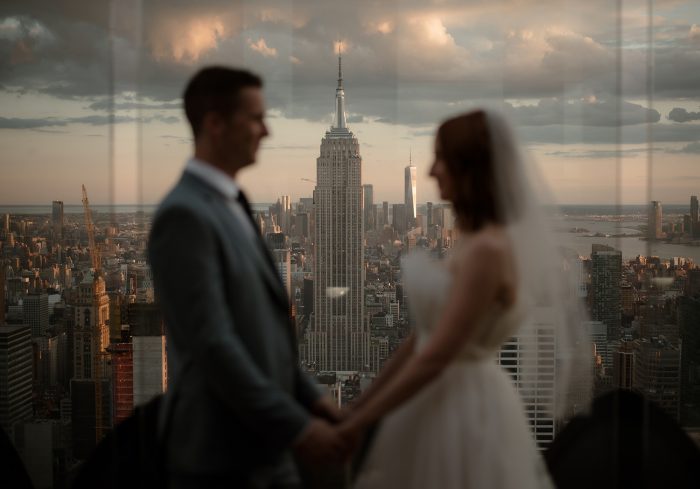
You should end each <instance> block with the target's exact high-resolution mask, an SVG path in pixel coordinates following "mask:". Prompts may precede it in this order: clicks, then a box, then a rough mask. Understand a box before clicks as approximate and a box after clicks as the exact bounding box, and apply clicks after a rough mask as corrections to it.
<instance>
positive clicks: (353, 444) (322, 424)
mask: <svg viewBox="0 0 700 489" xmlns="http://www.w3.org/2000/svg"><path fill="white" fill-rule="evenodd" d="M311 414H312V415H313V418H312V419H311V422H310V423H309V424H308V426H307V427H306V429H305V430H304V432H303V433H302V434H301V437H300V438H299V439H298V440H297V442H296V443H295V444H294V447H293V449H294V451H295V452H296V454H297V455H298V456H299V457H300V458H302V459H304V460H306V461H307V462H309V463H344V462H347V461H348V460H349V459H350V457H351V455H352V454H353V452H354V451H355V450H357V448H358V447H359V446H360V442H361V440H362V436H363V432H364V430H363V429H360V428H359V427H357V425H356V424H354V423H353V422H352V415H351V414H350V413H349V412H348V411H341V410H340V409H338V407H336V406H335V404H334V403H333V401H332V400H331V399H329V398H327V397H322V398H321V399H320V400H319V401H317V402H316V404H315V405H314V407H313V409H312V410H311Z"/></svg>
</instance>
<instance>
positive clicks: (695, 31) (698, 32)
mask: <svg viewBox="0 0 700 489" xmlns="http://www.w3.org/2000/svg"><path fill="white" fill-rule="evenodd" d="M688 38H689V39H691V40H693V41H698V40H700V25H697V24H693V25H692V26H691V27H690V32H688Z"/></svg>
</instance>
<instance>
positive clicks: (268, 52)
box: [248, 37, 277, 58]
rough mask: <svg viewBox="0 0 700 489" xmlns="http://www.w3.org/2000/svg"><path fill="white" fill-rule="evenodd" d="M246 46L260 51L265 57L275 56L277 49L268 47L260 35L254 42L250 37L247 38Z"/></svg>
mask: <svg viewBox="0 0 700 489" xmlns="http://www.w3.org/2000/svg"><path fill="white" fill-rule="evenodd" d="M248 47H250V49H252V50H253V51H256V52H258V53H260V54H261V55H262V56H264V57H265V58H276V57H277V49H275V48H271V47H269V46H268V45H267V43H266V42H265V39H263V38H262V37H261V38H260V39H258V40H257V41H255V42H253V40H252V39H250V38H248Z"/></svg>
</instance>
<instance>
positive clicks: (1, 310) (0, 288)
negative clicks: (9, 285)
mask: <svg viewBox="0 0 700 489" xmlns="http://www.w3.org/2000/svg"><path fill="white" fill-rule="evenodd" d="M5 268H6V267H5V262H4V261H3V260H1V259H0V326H4V325H5Z"/></svg>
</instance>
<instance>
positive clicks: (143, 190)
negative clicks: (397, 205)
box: [0, 0, 700, 205]
mask: <svg viewBox="0 0 700 489" xmlns="http://www.w3.org/2000/svg"><path fill="white" fill-rule="evenodd" d="M622 3H623V4H624V8H623V11H622V16H621V20H622V31H621V36H619V35H618V33H619V31H618V23H617V19H618V13H617V11H616V10H615V5H616V2H611V1H609V0H587V1H585V2H570V1H563V0H558V1H555V0H511V1H500V2H499V1H494V0H475V1H466V0H454V1H452V0H433V1H428V0H421V1H413V0H404V1H399V0H394V1H390V0H389V1H387V0H385V1H382V2H378V1H376V2H370V1H365V0H352V1H348V0H345V1H342V2H341V1H336V0H325V1H311V0H293V1H267V0H263V1H247V2H244V1H230V0H229V1H220V0H200V1H197V2H194V1H181V0H177V1H176V0H167V1H165V0H158V1H154V0H150V1H138V0H119V1H114V2H108V1H102V0H72V1H61V0H54V1H48V0H44V1H33V0H21V1H14V0H4V1H3V2H2V4H1V5H0V107H2V110H1V111H0V146H1V147H2V152H0V161H1V168H2V173H1V174H0V205H8V204H36V203H41V204H44V203H48V202H50V201H51V200H63V201H65V202H66V203H79V201H80V196H81V195H80V184H81V183H85V184H86V186H87V187H88V191H89V194H90V198H91V201H92V202H95V203H109V202H110V201H112V202H116V203H136V202H144V203H156V202H157V201H158V200H159V199H160V198H161V197H162V196H163V194H164V193H165V192H166V191H167V189H168V188H169V187H170V186H172V185H173V183H174V182H175V180H176V179H177V177H178V175H179V173H180V172H181V170H182V167H183V165H184V162H185V160H186V159H187V157H188V155H189V154H190V152H191V140H190V135H189V131H188V128H187V126H186V123H185V121H184V118H183V114H182V109H181V101H180V98H179V97H180V94H181V92H182V89H183V86H184V84H185V82H186V80H187V79H188V77H189V76H191V74H192V73H194V72H195V71H196V70H197V68H198V67H200V66H204V65H208V64H212V63H217V64H221V63H224V64H230V65H236V66H245V67H248V68H250V69H252V70H254V71H257V72H259V73H260V74H262V75H263V76H264V78H265V80H266V88H265V92H266V99H267V106H268V118H269V119H268V122H269V125H270V128H271V131H272V136H271V137H270V138H268V139H267V140H266V141H265V143H264V146H263V150H262V152H261V155H260V160H259V162H258V164H257V165H255V166H254V167H253V168H251V169H248V170H246V171H245V172H244V174H243V175H242V180H243V184H244V185H245V186H246V188H247V189H249V193H250V194H251V195H252V197H253V200H255V201H258V202H270V201H274V200H276V199H277V198H278V197H279V196H280V195H283V194H287V195H291V196H292V198H293V199H294V200H296V199H298V198H299V197H302V196H310V195H311V192H312V189H313V184H312V183H310V182H308V181H306V180H303V179H308V180H314V179H315V171H316V170H315V161H316V158H317V156H318V151H319V144H320V141H321V137H322V136H323V134H324V132H325V130H326V129H327V128H328V127H329V125H330V124H331V122H332V112H333V103H334V94H335V90H334V89H335V85H336V76H337V58H336V54H335V47H336V42H337V40H341V41H342V45H343V50H344V54H343V67H344V78H345V83H344V84H345V91H346V103H347V109H348V112H349V113H348V117H349V121H350V126H351V130H353V132H354V133H355V134H356V135H357V137H358V138H359V140H360V145H361V154H362V158H363V181H364V182H365V183H371V184H373V185H374V186H375V199H376V200H380V201H381V200H388V201H390V202H398V201H400V200H401V199H402V195H403V194H402V192H403V190H402V178H403V167H404V166H405V165H406V164H407V163H408V158H409V153H411V154H412V160H413V163H414V164H416V165H417V166H418V173H419V176H420V178H419V180H418V186H419V187H418V200H419V202H424V201H428V200H438V199H437V195H436V191H435V188H434V184H433V183H432V182H431V181H430V180H429V179H428V178H427V176H426V174H427V171H428V167H429V165H430V163H431V152H432V137H433V133H434V129H435V126H436V124H437V123H438V122H439V121H440V120H441V119H443V118H445V117H447V116H449V115H452V114H456V113H459V112H461V111H465V110H468V109H469V108H471V107H474V106H484V105H485V106H495V107H498V108H500V109H501V110H503V111H504V112H506V113H507V114H508V115H509V116H510V117H511V118H512V120H513V121H514V122H515V123H516V124H517V126H518V134H519V136H520V138H521V140H522V142H523V144H525V145H526V146H527V147H528V150H529V154H530V155H531V160H532V162H533V163H532V164H533V165H536V167H537V168H539V170H540V172H541V173H542V174H543V175H544V178H545V179H546V181H547V182H549V184H550V186H551V188H552V190H553V193H554V195H555V197H556V198H557V199H558V200H559V201H560V202H562V203H611V202H614V200H615V196H616V189H617V188H618V184H619V185H620V186H619V188H620V189H621V195H622V198H623V200H624V202H625V203H641V202H644V201H646V200H647V199H648V197H649V195H650V196H651V198H653V199H655V200H661V201H663V202H668V203H684V202H687V201H688V197H689V196H690V195H691V194H698V193H700V4H698V3H697V2H696V1H693V0H690V1H683V0H657V1H656V2H655V3H654V6H653V11H652V12H651V14H652V18H653V29H652V35H653V56H651V57H650V56H649V52H650V51H649V37H648V36H649V19H650V17H649V11H648V8H647V1H646V0H644V1H640V0H628V1H625V2H622ZM650 60H651V62H652V67H653V69H652V70H651V71H649V70H648V66H649V61H650ZM650 72H651V74H652V76H651V77H649V76H648V74H649V73H650ZM110 94H113V97H110ZM112 105H113V107H114V109H115V110H114V112H113V113H111V112H110V107H111V106H112ZM620 124H621V125H620ZM618 152H619V153H618ZM617 154H619V155H621V160H620V161H621V162H622V163H621V165H622V167H621V175H622V180H621V181H620V182H618V181H617V179H616V175H617V170H616V161H617V159H616V155H617ZM110 155H112V157H111V158H110ZM110 161H113V165H110ZM649 162H651V165H649ZM649 169H650V170H651V173H649ZM649 178H651V182H652V186H651V190H650V194H649V193H648V185H647V182H648V181H649Z"/></svg>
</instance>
